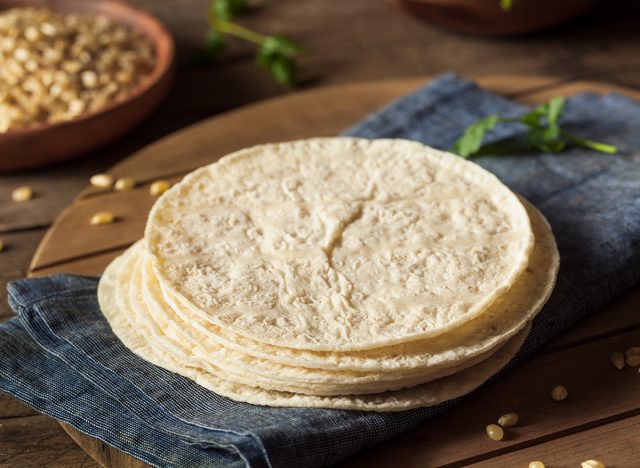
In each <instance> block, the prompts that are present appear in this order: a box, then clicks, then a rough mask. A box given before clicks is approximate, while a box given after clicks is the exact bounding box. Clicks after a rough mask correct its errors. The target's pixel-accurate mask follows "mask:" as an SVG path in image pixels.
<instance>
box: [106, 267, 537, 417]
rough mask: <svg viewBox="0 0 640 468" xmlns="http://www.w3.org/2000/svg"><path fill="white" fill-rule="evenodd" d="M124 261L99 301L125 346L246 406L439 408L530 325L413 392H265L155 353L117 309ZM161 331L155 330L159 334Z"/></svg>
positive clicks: (498, 363)
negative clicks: (479, 358) (477, 358)
mask: <svg viewBox="0 0 640 468" xmlns="http://www.w3.org/2000/svg"><path fill="white" fill-rule="evenodd" d="M122 260H123V257H119V258H118V259H116V260H115V261H114V262H112V263H111V265H109V267H108V268H107V270H106V271H105V273H104V275H103V277H102V280H101V281H100V286H99V300H100V306H101V308H102V310H103V313H104V314H105V316H106V317H107V319H108V320H109V323H110V325H111V327H112V329H113V331H114V332H115V333H116V335H117V336H118V337H119V338H120V339H121V340H122V342H123V343H124V345H125V346H127V347H128V348H129V349H131V350H132V351H134V352H135V353H137V354H138V355H140V356H141V357H142V358H144V359H146V360H148V361H150V362H151V363H153V364H155V365H158V366H160V367H163V368H165V369H167V370H169V371H172V372H175V373H178V374H181V375H183V376H185V377H187V378H190V379H192V380H194V381H195V382H196V383H198V384H199V385H202V386H203V387H205V388H207V389H209V390H212V391H214V392H215V393H218V394H219V395H222V396H225V397H228V398H231V399H234V400H236V401H243V402H247V403H252V404H257V405H266V406H299V407H316V408H335V409H351V410H363V411H402V410H407V409H411V408H418V407H427V406H433V405H437V404H439V403H442V402H444V401H447V400H450V399H453V398H457V397H459V396H462V395H464V394H466V393H469V392H471V391H473V390H475V389H476V388H477V387H479V386H480V385H482V383H484V382H485V381H486V380H487V379H488V378H489V377H491V376H492V375H493V374H495V373H496V372H497V371H499V370H500V369H501V368H502V367H504V366H505V365H506V364H507V363H508V362H509V360H510V359H511V358H512V357H513V356H514V355H515V353H516V352H517V351H518V349H519V348H520V347H521V345H522V343H523V342H524V339H525V338H526V335H527V333H528V331H529V329H530V325H529V324H527V326H526V327H525V328H524V329H523V330H522V331H520V332H519V333H518V334H517V335H516V336H515V337H513V338H511V339H510V340H509V341H508V342H507V343H506V344H505V345H504V346H502V347H501V348H500V349H499V350H498V351H497V352H495V353H494V354H492V355H491V356H490V357H489V358H487V359H486V360H484V361H482V362H480V363H479V364H477V365H475V366H473V367H470V368H468V369H466V370H463V371H461V372H459V373H457V374H454V375H452V376H449V377H444V378H442V379H439V380H436V381H433V382H429V383H426V384H421V385H417V386H415V387H412V388H408V389H403V390H397V391H389V392H383V393H379V394H373V395H342V396H313V395H303V394H298V393H292V392H279V391H271V390H265V389H262V388H260V387H254V386H249V385H243V384H238V383H233V382H230V381H227V380H225V379H224V372H223V371H221V370H220V369H218V368H216V366H215V365H210V366H209V369H207V370H206V371H205V370H203V369H202V368H200V367H199V366H198V363H197V361H196V362H193V361H191V360H190V359H189V358H188V353H183V352H182V351H184V350H183V349H182V348H181V347H180V346H177V347H176V348H175V350H174V354H175V355H174V354H172V353H167V352H166V351H164V350H160V351H158V350H156V349H155V348H154V347H153V340H152V339H150V337H151V336H153V334H154V332H153V331H152V330H151V328H150V324H147V323H146V322H134V320H135V319H134V317H133V316H132V315H130V314H129V313H128V311H127V310H125V309H124V308H122V307H121V306H119V305H118V299H120V298H125V301H124V302H121V305H122V304H126V300H127V299H128V294H121V295H118V294H117V293H116V282H117V278H116V276H117V272H118V269H119V267H120V263H121V262H122ZM125 287H126V283H125ZM158 331H159V330H156V332H158Z"/></svg>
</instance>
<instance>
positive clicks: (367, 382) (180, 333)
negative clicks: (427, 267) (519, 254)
mask: <svg viewBox="0 0 640 468" xmlns="http://www.w3.org/2000/svg"><path fill="white" fill-rule="evenodd" d="M525 206H526V207H527V209H528V211H529V214H530V217H531V220H532V226H533V230H534V233H535V237H536V241H537V242H536V245H535V246H534V249H533V252H532V254H531V257H530V261H529V264H528V266H527V269H526V270H525V272H523V273H522V274H521V276H520V277H519V278H518V280H517V281H516V283H515V284H514V286H513V287H512V288H511V289H510V290H509V292H508V293H506V294H504V295H503V296H501V297H500V298H498V300H497V301H496V302H495V303H494V304H492V306H490V307H489V309H488V310H487V311H486V312H485V313H483V314H481V315H480V316H478V317H476V318H475V319H473V320H471V321H469V322H467V323H465V324H463V325H461V326H460V327H458V328H457V329H454V330H453V331H452V332H449V333H448V334H447V335H446V336H445V335H443V336H439V337H434V338H431V339H425V340H420V341H418V342H414V343H408V344H404V345H395V346H391V347H385V348H381V349H379V350H367V351H360V352H350V353H349V356H348V358H347V357H345V356H342V354H344V353H339V352H338V353H321V352H315V353H314V352H301V351H300V350H294V349H281V348H275V347H273V346H267V347H264V346H261V344H260V343H256V342H253V343H251V346H252V349H253V348H259V352H258V353H252V352H251V350H250V351H249V354H246V353H245V352H244V349H243V348H242V347H241V346H237V344H238V343H236V342H235V341H230V340H231V339H234V340H235V339H240V341H241V342H243V341H244V342H245V344H246V342H247V341H248V340H246V339H243V338H242V337H239V336H237V335H235V336H234V335H229V334H228V333H227V334H225V333H224V332H221V331H220V330H217V332H218V333H221V336H216V338H217V341H213V340H211V339H210V337H211V336H214V335H212V334H211V330H210V328H211V327H207V325H209V324H208V323H207V322H205V321H203V320H202V319H200V318H199V317H197V316H195V315H193V314H189V313H188V311H187V312H185V311H183V310H179V309H178V310H174V309H173V308H172V307H171V305H170V304H168V303H167V302H164V301H163V297H162V294H161V292H159V285H158V284H157V279H156V278H155V277H153V274H152V271H151V269H150V268H149V267H148V265H145V263H147V262H145V260H144V258H141V257H143V256H144V245H143V243H142V242H140V243H139V244H138V245H137V246H136V247H134V248H133V249H131V251H130V252H129V253H128V254H127V255H128V258H127V259H126V260H125V263H128V264H125V265H123V267H122V268H121V270H120V273H119V275H118V276H120V277H121V278H119V279H120V281H131V288H132V289H134V288H135V289H136V290H138V292H137V293H136V294H138V295H139V296H140V297H139V298H138V299H136V298H132V300H131V302H132V304H133V305H132V306H131V307H132V308H133V309H134V310H139V312H138V314H142V315H143V316H147V319H149V320H152V321H154V322H156V323H157V326H158V327H159V328H160V329H162V330H163V332H164V333H166V334H167V335H169V336H170V339H173V340H174V341H175V340H177V341H179V342H185V341H190V342H192V345H191V350H190V352H192V353H193V354H194V356H196V357H199V358H200V359H203V360H213V361H214V362H216V363H218V365H219V366H220V367H222V368H223V369H225V370H226V371H228V372H232V373H235V374H243V373H245V372H248V373H250V374H251V375H252V376H253V377H252V378H253V379H255V380H256V381H259V382H260V385H261V386H263V387H266V388H269V389H275V390H278V389H292V388H294V387H295V388H296V389H297V391H299V392H300V393H311V394H319V393H322V394H328V395H335V394H344V393H372V392H380V391H384V390H389V389H399V388H403V387H406V386H410V385H416V384H418V383H424V382H428V381H431V380H434V379H438V378H441V377H443V376H446V375H450V374H452V373H455V372H458V371H460V370H461V369H464V368H466V367H469V366H471V365H474V364H476V363H477V362H479V361H481V360H483V359H485V358H486V357H487V356H488V355H489V354H491V352H493V351H495V349H497V347H499V346H500V345H501V344H503V343H504V342H505V341H506V340H507V339H509V338H510V337H512V336H513V335H514V334H515V333H517V332H518V331H519V330H520V329H521V328H522V327H524V326H525V324H526V322H528V321H530V320H532V319H533V317H534V316H535V314H536V313H537V312H538V311H539V310H540V308H541V307H542V305H543V304H544V302H546V300H547V298H548V296H549V294H550V292H551V290H552V288H553V284H554V282H555V277H556V273H557V270H558V263H559V262H558V260H559V257H558V252H557V249H556V246H555V241H554V239H553V235H552V233H551V230H550V228H549V226H548V224H547V223H546V221H545V220H544V218H543V217H542V215H541V214H540V213H539V212H538V211H537V210H536V209H535V208H533V207H532V206H531V205H530V204H528V203H527V202H525ZM145 267H146V268H145ZM140 310H142V312H140ZM207 337H209V338H207ZM227 343H232V344H234V345H236V346H232V347H229V346H228V345H227ZM254 350H255V349H254ZM254 354H257V356H256V355H254ZM276 354H278V355H279V356H284V355H288V357H289V358H290V359H291V360H293V361H294V363H293V365H283V364H282V363H279V362H277V361H273V360H272V359H271V357H272V356H273V355H276ZM301 356H302V359H300V357H301ZM327 356H329V358H328V359H327ZM398 356H402V358H403V360H402V362H404V363H405V364H407V363H408V364H410V365H408V366H406V367H405V366H397V365H396V366H394V365H393V364H397V363H398V361H399V360H398V358H397V357H398ZM347 359H348V361H349V362H350V363H351V364H354V363H363V364H365V365H364V366H362V367H357V368H355V369H341V368H339V367H336V366H335V364H336V363H339V362H343V361H345V360H347ZM372 361H373V362H377V363H378V364H379V365H384V366H385V367H383V368H381V369H380V368H378V369H371V367H370V366H369V364H370V363H371V362H372ZM319 363H323V364H324V365H323V368H320V369H318V368H317V367H316V368H314V367H311V366H317V365H318V364H319ZM418 364H422V365H418ZM332 366H333V367H332Z"/></svg>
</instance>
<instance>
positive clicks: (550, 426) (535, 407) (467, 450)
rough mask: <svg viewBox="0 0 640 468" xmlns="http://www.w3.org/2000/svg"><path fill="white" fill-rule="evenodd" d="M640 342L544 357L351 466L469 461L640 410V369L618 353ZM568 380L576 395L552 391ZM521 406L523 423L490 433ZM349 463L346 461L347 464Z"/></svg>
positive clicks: (636, 337) (601, 344) (630, 336)
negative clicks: (558, 397) (616, 360)
mask: <svg viewBox="0 0 640 468" xmlns="http://www.w3.org/2000/svg"><path fill="white" fill-rule="evenodd" d="M634 343H636V344H637V343H640V330H635V331H633V332H628V333H622V334H619V335H616V336H613V337H609V338H606V339H601V340H597V341H593V342H591V343H586V344H583V345H579V346H574V347H571V348H569V349H566V350H562V351H558V352H554V353H547V354H543V355H541V356H536V357H534V358H532V359H529V360H527V361H526V362H524V363H523V364H521V365H519V366H518V367H517V368H516V369H514V370H512V371H510V372H509V373H508V374H507V375H506V376H504V377H502V378H500V379H498V380H497V381H495V382H493V383H491V384H489V385H487V386H486V387H485V388H483V389H482V390H481V391H479V392H477V393H476V394H475V395H473V396H471V397H470V398H467V399H465V400H464V401H463V402H462V403H460V404H458V405H456V406H455V407H453V408H452V409H451V410H449V411H448V412H447V413H446V414H445V415H443V416H442V417H439V418H435V419H433V420H431V421H428V422H426V423H425V424H423V425H421V426H419V427H418V428H416V429H414V430H412V431H411V432H409V433H407V434H405V435H402V436H400V437H397V438H396V439H394V440H393V441H391V442H389V443H387V444H383V445H380V446H379V447H374V448H373V449H371V450H368V451H366V452H363V453H362V454H361V455H357V456H356V457H354V458H353V459H352V460H349V461H348V462H347V465H348V466H358V467H366V466H373V464H374V463H375V464H377V466H393V464H394V463H397V461H398V460H402V461H403V466H407V467H414V466H415V467H419V466H464V465H467V464H470V463H472V462H475V461H480V460H485V459H491V458H493V457H495V456H498V455H501V454H504V453H508V452H512V451H515V450H519V449H521V448H524V447H528V446H533V445H537V444H539V443H541V442H544V441H548V440H552V439H555V438H557V437H561V436H564V435H567V434H572V433H578V432H581V431H583V430H584V429H587V428H589V427H595V426H599V425H602V424H605V423H608V422H611V421H616V420H621V419H625V418H627V417H629V416H633V415H637V414H640V385H638V383H639V382H638V378H639V377H640V376H639V375H638V370H637V368H627V369H625V370H624V371H617V370H616V369H615V368H614V367H613V366H612V365H611V363H610V362H609V356H610V354H611V353H612V352H613V351H619V350H624V349H626V348H628V347H630V346H632V345H634ZM559 384H562V385H565V386H566V387H567V389H568V391H569V397H568V398H567V399H566V400H565V401H563V402H556V401H554V400H552V399H551V397H550V396H549V394H550V392H551V389H552V388H553V387H554V386H556V385H559ZM509 412H516V413H518V415H519V417H520V422H519V423H518V425H517V426H516V427H514V428H509V429H508V430H507V431H506V437H505V440H503V441H501V442H499V443H497V442H495V441H493V440H491V439H489V438H488V437H487V435H486V433H485V431H484V428H485V427H486V425H487V424H492V423H495V422H496V421H497V420H498V418H499V417H500V415H502V414H505V413H509ZM347 465H345V466H347Z"/></svg>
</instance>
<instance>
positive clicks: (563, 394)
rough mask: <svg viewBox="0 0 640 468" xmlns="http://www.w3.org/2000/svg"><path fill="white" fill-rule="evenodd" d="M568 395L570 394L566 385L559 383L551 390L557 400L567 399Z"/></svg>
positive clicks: (552, 396)
mask: <svg viewBox="0 0 640 468" xmlns="http://www.w3.org/2000/svg"><path fill="white" fill-rule="evenodd" d="M567 396H569V392H568V391H567V388H566V387H565V386H564V385H557V386H555V387H553V390H551V398H553V399H554V400H556V401H562V400H564V399H566V398H567Z"/></svg>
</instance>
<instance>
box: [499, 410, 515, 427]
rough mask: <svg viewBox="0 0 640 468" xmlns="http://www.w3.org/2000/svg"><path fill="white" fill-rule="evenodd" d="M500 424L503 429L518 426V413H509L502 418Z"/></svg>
mask: <svg viewBox="0 0 640 468" xmlns="http://www.w3.org/2000/svg"><path fill="white" fill-rule="evenodd" d="M498 424H499V425H501V426H502V427H511V426H515V425H516V424H518V413H507V414H503V415H502V416H500V419H498Z"/></svg>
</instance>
